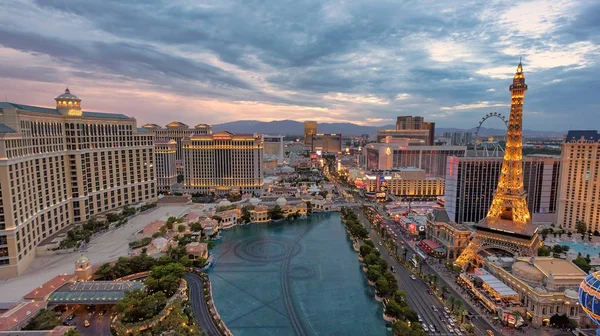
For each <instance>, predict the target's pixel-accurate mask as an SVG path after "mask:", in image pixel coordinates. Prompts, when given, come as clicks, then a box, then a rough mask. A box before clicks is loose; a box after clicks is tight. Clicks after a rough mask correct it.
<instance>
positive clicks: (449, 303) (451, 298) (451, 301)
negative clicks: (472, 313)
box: [448, 296, 456, 312]
mask: <svg viewBox="0 0 600 336" xmlns="http://www.w3.org/2000/svg"><path fill="white" fill-rule="evenodd" d="M455 304H456V299H455V298H454V296H449V297H448V305H449V306H450V311H452V312H453V311H454V305H455Z"/></svg>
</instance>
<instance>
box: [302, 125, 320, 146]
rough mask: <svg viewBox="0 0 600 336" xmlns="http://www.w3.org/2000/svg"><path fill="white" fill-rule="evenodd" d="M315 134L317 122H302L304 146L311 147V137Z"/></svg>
mask: <svg viewBox="0 0 600 336" xmlns="http://www.w3.org/2000/svg"><path fill="white" fill-rule="evenodd" d="M315 134H317V122H316V121H305V122H304V144H305V145H307V146H311V147H312V136H313V135H315Z"/></svg>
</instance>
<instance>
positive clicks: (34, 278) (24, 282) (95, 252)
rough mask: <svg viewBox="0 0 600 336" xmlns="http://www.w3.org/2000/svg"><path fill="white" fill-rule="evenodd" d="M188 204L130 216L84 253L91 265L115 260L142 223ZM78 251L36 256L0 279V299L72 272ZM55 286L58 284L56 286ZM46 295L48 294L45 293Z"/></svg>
mask: <svg viewBox="0 0 600 336" xmlns="http://www.w3.org/2000/svg"><path fill="white" fill-rule="evenodd" d="M186 209H187V206H181V205H180V206H166V205H164V206H160V207H157V208H155V210H153V211H150V212H147V213H144V214H141V215H138V216H137V217H135V218H132V219H131V220H130V221H129V223H128V224H126V225H124V226H122V227H119V228H117V229H114V230H111V231H108V232H106V233H104V234H102V235H100V236H98V237H97V238H94V239H93V240H92V241H91V242H90V243H89V244H88V245H87V246H86V247H85V251H84V253H85V255H86V256H87V257H88V258H90V260H91V261H92V263H94V265H100V264H103V263H105V262H109V261H112V260H115V259H117V258H119V257H122V256H127V255H128V254H129V242H130V241H131V240H133V237H134V235H135V234H136V233H137V232H138V231H140V230H142V229H143V228H144V226H146V225H147V224H149V223H152V222H153V221H155V220H157V219H159V218H161V217H163V216H179V215H181V214H182V213H183V212H184V211H185V210H186ZM79 256H80V253H76V252H75V253H69V254H61V255H54V256H43V257H38V258H36V259H35V260H34V261H33V262H32V263H31V265H29V268H28V269H27V270H26V271H25V273H24V274H23V275H21V276H18V277H16V278H11V279H7V280H0V301H19V300H21V299H22V298H23V296H24V295H26V294H27V293H29V292H31V291H32V290H34V291H35V289H37V288H40V287H41V286H42V285H43V284H44V283H46V282H47V281H49V280H51V279H53V278H54V277H56V276H57V275H63V274H72V273H73V272H74V270H75V260H76V259H77V258H79ZM57 288H58V287H57ZM48 294H49V293H48Z"/></svg>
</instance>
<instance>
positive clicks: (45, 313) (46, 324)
mask: <svg viewBox="0 0 600 336" xmlns="http://www.w3.org/2000/svg"><path fill="white" fill-rule="evenodd" d="M58 325H60V320H59V319H58V317H57V316H56V314H55V313H54V312H53V311H52V310H46V309H42V310H40V312H39V313H38V314H37V315H36V316H35V317H34V318H33V319H32V320H31V321H29V323H28V324H27V325H26V326H25V328H23V330H51V329H54V327H56V326H58Z"/></svg>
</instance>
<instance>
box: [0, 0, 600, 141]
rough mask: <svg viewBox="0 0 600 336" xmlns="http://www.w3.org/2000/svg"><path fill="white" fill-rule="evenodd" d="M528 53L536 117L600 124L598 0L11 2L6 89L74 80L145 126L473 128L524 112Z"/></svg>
mask: <svg viewBox="0 0 600 336" xmlns="http://www.w3.org/2000/svg"><path fill="white" fill-rule="evenodd" d="M519 57H523V64H524V69H525V76H526V81H527V83H528V85H529V91H528V93H527V96H526V99H525V119H524V123H525V125H524V127H525V128H529V129H538V130H566V129H569V128H570V129H575V128H594V129H598V128H600V127H599V126H600V79H599V78H600V64H599V62H600V1H597V0H533V1H527V0H523V1H513V0H509V1H505V0H486V1H483V0H482V1H480V0H477V1H469V0H444V1H439V0H426V1H416V0H407V1H401V0H388V1H378V0H368V1H353V0H314V1H313V0H293V1H287V0H273V1H264V0H239V1H235V0H214V1H213V0H200V1H198V0H165V1H151V0H148V1H146V0H127V1H123V0H102V1H100V0H38V1H32V0H3V1H2V2H1V4H0V77H1V79H0V94H2V95H5V96H7V97H8V100H9V101H11V102H15V103H22V104H30V105H41V106H51V105H52V104H53V103H54V101H53V98H54V97H55V96H56V95H58V94H60V93H61V92H62V91H63V90H64V88H65V86H66V85H68V86H69V88H70V89H71V91H72V93H74V94H77V95H78V96H79V97H80V98H82V99H83V103H82V104H83V106H84V109H86V110H95V111H107V112H121V113H125V114H127V115H130V116H133V117H136V118H137V119H138V124H139V125H141V124H143V123H148V122H152V123H157V124H166V123H167V122H169V121H171V120H180V121H183V122H186V123H188V124H190V125H194V124H196V123H213V124H214V123H221V122H227V121H232V120H242V119H255V120H265V121H267V120H279V119H293V120H299V121H302V120H309V119H313V120H318V121H320V122H342V121H348V122H353V123H358V124H364V125H384V124H390V123H393V121H394V118H395V116H397V115H411V114H412V115H424V116H426V118H427V119H430V120H433V121H436V122H438V127H461V128H467V127H473V126H476V125H477V122H478V121H479V120H480V119H481V117H482V116H483V115H485V114H486V113H488V112H494V111H497V112H501V113H503V114H506V115H508V112H509V107H508V105H509V103H510V94H509V92H508V86H509V85H510V82H511V78H512V75H513V74H514V71H515V69H516V65H517V63H518V62H519ZM2 98H4V97H2ZM491 126H493V124H491Z"/></svg>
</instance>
